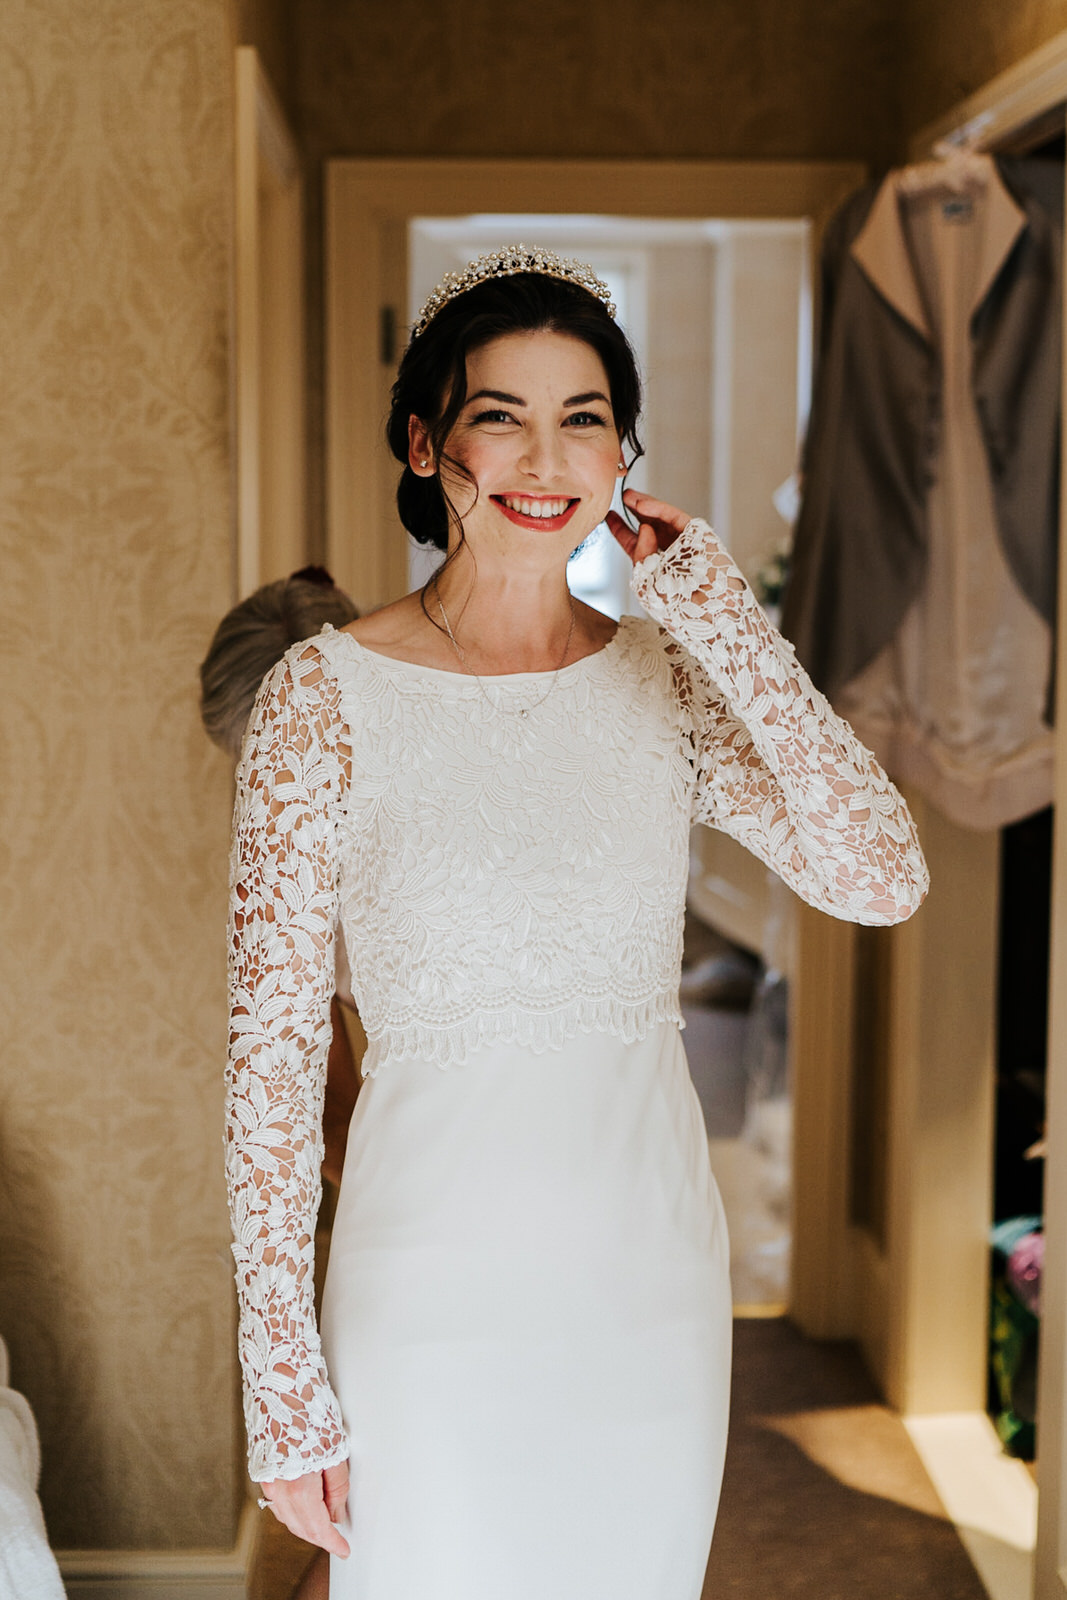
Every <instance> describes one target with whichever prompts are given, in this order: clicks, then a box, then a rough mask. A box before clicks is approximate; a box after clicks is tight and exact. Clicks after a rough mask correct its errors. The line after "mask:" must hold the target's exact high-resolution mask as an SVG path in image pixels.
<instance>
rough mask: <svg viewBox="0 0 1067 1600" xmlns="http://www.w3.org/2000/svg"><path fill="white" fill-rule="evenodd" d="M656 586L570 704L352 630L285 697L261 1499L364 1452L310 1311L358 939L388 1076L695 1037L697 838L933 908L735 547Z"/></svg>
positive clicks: (262, 1219) (270, 757)
mask: <svg viewBox="0 0 1067 1600" xmlns="http://www.w3.org/2000/svg"><path fill="white" fill-rule="evenodd" d="M635 589H636V590H637V593H638V594H639V596H640V597H641V599H642V601H643V602H644V604H645V606H646V607H647V609H648V610H649V612H650V613H651V614H652V616H653V617H654V618H655V619H656V621H648V620H644V619H642V620H638V619H636V618H632V617H630V618H624V619H623V620H622V622H621V623H620V626H619V631H618V632H617V634H616V636H615V638H614V640H613V641H612V642H611V644H609V645H608V646H607V648H606V649H604V650H602V651H601V652H599V654H597V655H593V656H589V657H586V658H585V659H583V660H582V661H579V662H575V663H573V664H572V665H571V666H569V667H565V668H563V669H562V671H561V672H560V674H559V676H558V679H557V681H556V684H555V687H554V688H553V690H552V692H551V694H550V695H549V696H547V697H545V699H544V703H543V705H541V704H539V703H538V702H539V701H540V699H541V697H542V696H543V681H542V679H541V678H540V676H538V677H537V678H536V679H534V680H531V678H530V677H529V676H528V675H523V674H520V675H517V676H515V677H512V678H508V677H504V678H490V679H483V680H482V684H481V685H479V684H478V683H476V682H474V681H472V680H471V679H470V678H468V677H466V676H464V675H461V674H456V673H449V672H440V671H434V670H431V669H428V668H422V667H418V666H415V665H413V664H411V663H407V662H402V661H394V660H391V659H389V658H385V657H382V656H380V655H376V654H375V653H374V652H372V651H369V650H367V649H365V648H364V647H363V646H361V645H360V644H359V643H358V642H357V641H356V640H355V639H354V638H353V637H352V636H351V635H350V634H347V633H345V632H335V631H334V630H333V629H330V628H327V629H326V630H324V632H323V633H322V634H320V635H319V636H318V637H317V639H315V640H312V641H308V642H306V643H304V644H302V645H298V646H295V647H294V648H293V649H292V650H291V651H289V653H288V655H287V656H286V657H285V658H284V659H283V661H281V662H280V663H279V665H278V667H277V668H276V669H275V671H274V672H273V673H272V674H271V675H270V676H269V677H268V679H267V680H266V682H265V683H264V685H263V688H262V689H261V691H260V694H259V697H258V700H257V704H256V709H255V711H254V713H253V717H252V720H251V723H250V727H249V733H248V736H247V739H246V744H245V750H244V754H243V758H242V763H241V769H240V773H239V779H238V797H237V806H236V817H235V829H234V847H233V859H232V872H231V880H232V935H231V960H230V969H231V996H232V1026H231V1038H230V1070H229V1076H228V1146H227V1173H228V1180H229V1189H230V1200H231V1210H232V1215H233V1225H234V1235H235V1239H236V1243H235V1246H234V1254H235V1258H236V1261H237V1283H238V1292H239V1298H240V1306H241V1334H240V1349H241V1362H242V1368H243V1372H244V1380H245V1414H246V1422H247V1427H248V1436H249V1445H250V1471H251V1475H252V1477H253V1478H255V1479H258V1480H264V1479H270V1478H275V1477H286V1478H291V1477H296V1476H299V1475H300V1474H301V1473H304V1472H307V1471H311V1470H314V1469H319V1468H322V1467H325V1466H328V1465H331V1464H332V1463H334V1462H336V1461H340V1460H343V1459H344V1457H345V1455H346V1453H347V1446H346V1441H345V1435H344V1428H343V1424H342V1421H341V1417H340V1412H339V1408H338V1406H337V1402H336V1400H335V1398H334V1396H333V1394H332V1392H331V1390H330V1388H329V1384H328V1380H327V1377H326V1373H325V1370H324V1367H323V1361H322V1355H321V1351H320V1347H319V1340H318V1334H317V1331H316V1326H315V1317H314V1306H313V1291H312V1264H313V1233H314V1218H315V1213H316V1210H317V1206H318V1199H319V1193H320V1187H319V1166H320V1162H321V1132H320V1128H321V1109H322V1093H323V1084H324V1080H325V1062H326V1055H327V1051H328V1048H329V1038H330V1020H329V1006H330V995H331V992H332V984H333V973H334V959H333V944H334V929H335V926H336V923H337V920H338V918H340V922H341V926H342V927H343V930H344V942H345V946H346V948H347V951H348V955H349V959H350V962H351V967H352V975H353V985H352V986H353V992H354V994H355V998H356V1000H357V1003H358V1005H359V1008H360V1012H361V1015H362V1020H363V1024H364V1027H365V1029H366V1032H367V1036H368V1039H369V1040H370V1050H369V1052H368V1063H367V1065H366V1067H365V1070H367V1071H370V1072H374V1071H377V1070H379V1069H381V1068H382V1067H383V1065H384V1064H385V1063H387V1062H390V1061H392V1062H396V1061H400V1060H403V1059H404V1058H411V1057H416V1058H418V1059H420V1060H424V1061H429V1062H436V1063H437V1064H438V1065H439V1066H441V1067H447V1066H452V1065H460V1064H461V1063H462V1061H463V1060H464V1058H465V1057H466V1056H467V1055H469V1054H470V1052H471V1051H472V1050H474V1049H477V1048H479V1047H480V1046H482V1045H484V1044H491V1043H494V1042H501V1041H509V1042H515V1043H520V1044H525V1045H530V1046H532V1047H534V1048H535V1049H541V1050H545V1049H550V1048H554V1047H557V1046H559V1045H562V1044H563V1043H564V1042H565V1041H566V1040H567V1039H569V1038H573V1037H574V1036H575V1035H576V1034H577V1033H579V1032H581V1031H583V1030H587V1031H588V1030H603V1031H608V1032H612V1033H615V1034H617V1035H619V1036H620V1037H622V1038H624V1039H628V1040H630V1039H636V1038H639V1037H642V1036H643V1035H644V1034H645V1033H646V1032H647V1031H648V1030H649V1029H650V1028H651V1027H653V1026H654V1025H655V1024H656V1023H658V1022H660V1021H663V1020H680V1015H679V1011H678V976H679V969H680V963H681V939H682V921H683V914H684V904H685V889H686V877H687V871H688V856H689V826H690V821H691V819H694V818H695V819H696V820H699V821H704V822H709V823H711V824H713V825H714V826H717V827H720V828H723V829H725V830H726V831H727V832H730V833H732V834H733V835H734V836H735V837H736V838H738V839H740V840H741V842H742V843H744V844H745V845H747V846H748V848H749V849H751V850H753V851H754V852H755V853H756V854H757V855H758V856H760V857H761V859H763V860H764V861H766V862H767V863H768V864H769V865H771V866H773V867H774V868H775V869H776V870H777V871H778V872H780V873H781V875H782V876H783V877H784V878H785V879H786V881H787V882H788V883H789V884H790V885H791V886H792V887H793V888H794V889H796V891H797V892H798V893H799V894H801V895H802V896H803V897H804V898H805V899H807V900H809V901H810V902H811V903H812V904H814V905H817V906H819V907H821V908H822V909H823V910H826V911H828V912H830V913H831V914H832V915H835V916H841V917H848V918H852V919H854V920H857V921H863V922H872V923H889V922H894V921H897V920H900V919H901V918H903V917H905V916H907V915H909V914H910V912H911V911H912V910H914V908H915V907H916V906H917V905H918V903H919V901H920V900H921V898H922V895H923V893H924V892H925V887H926V877H925V866H924V864H923V860H922V855H921V852H920V851H919V848H918V844H917V842H916V839H915V834H914V830H913V828H912V824H911V819H910V817H909V816H908V813H907V810H906V808H905V807H904V805H903V802H902V801H901V800H900V797H899V796H898V795H897V793H896V791H895V789H893V787H892V785H891V784H890V783H889V781H888V779H887V778H886V777H885V775H884V773H883V772H882V771H881V769H880V768H879V767H878V765H877V763H876V762H875V761H874V760H873V758H872V757H870V756H869V754H868V753H867V752H866V751H865V750H864V749H863V747H862V746H860V745H859V744H858V743H857V741H856V740H855V738H854V736H853V735H852V733H851V731H850V730H849V728H848V727H847V725H846V724H845V723H843V722H842V721H841V719H840V718H838V717H836V716H835V715H834V713H833V712H832V711H831V710H830V708H829V706H828V705H827V703H826V701H825V700H824V699H823V698H822V696H821V695H819V694H817V692H816V691H815V690H814V689H813V688H812V686H811V684H810V682H809V681H808V679H807V677H806V676H805V674H804V673H803V671H802V670H801V668H800V667H799V666H798V665H797V663H796V661H795V658H794V657H793V654H792V651H791V649H790V647H789V646H788V645H787V644H786V643H785V642H784V641H783V640H782V639H780V638H779V636H778V635H777V634H776V633H774V631H773V630H772V629H771V628H770V626H769V624H768V623H767V621H766V619H765V617H764V616H763V613H762V611H761V610H760V609H759V607H758V605H757V604H756V602H755V600H754V598H753V597H752V595H751V593H750V592H749V590H748V589H747V586H746V585H745V583H744V580H743V578H742V577H741V576H740V574H739V573H738V572H737V569H736V568H735V567H734V566H733V563H732V562H731V561H730V559H729V557H728V556H727V555H726V554H725V552H724V551H722V549H721V548H720V547H719V546H718V544H717V543H716V541H715V539H714V535H713V534H712V533H711V530H710V529H709V528H708V527H707V525H706V524H704V523H701V522H693V523H691V524H690V525H689V527H688V528H687V529H686V532H685V533H684V534H683V535H682V537H681V538H680V539H678V540H677V541H676V543H675V544H674V545H672V546H671V548H670V550H669V551H667V552H665V553H663V554H660V555H658V556H653V557H650V558H649V559H648V560H647V561H645V562H643V563H642V564H641V567H640V568H639V569H638V570H637V572H636V573H635ZM657 621H658V622H662V623H663V625H664V628H665V629H666V630H667V631H666V632H664V631H663V630H662V629H661V628H660V627H659V626H657ZM523 709H526V710H527V711H528V715H526V716H521V715H519V714H518V713H519V712H520V711H521V710H523Z"/></svg>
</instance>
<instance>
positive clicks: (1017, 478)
mask: <svg viewBox="0 0 1067 1600" xmlns="http://www.w3.org/2000/svg"><path fill="white" fill-rule="evenodd" d="M1062 192H1063V168H1062V166H1061V165H1060V164H1059V163H1055V162H1039V161H1025V162H1021V161H1000V162H994V161H993V159H992V158H991V157H988V156H969V157H966V158H963V159H960V160H954V161H952V162H948V163H929V164H927V165H925V166H922V167H917V168H916V167H913V168H905V169H902V170H901V171H897V172H893V173H891V174H890V175H889V176H888V177H887V178H886V179H885V181H884V182H883V183H882V184H881V185H879V186H876V187H871V188H868V189H865V190H862V191H860V192H859V193H858V194H856V195H854V196H852V197H851V199H849V200H848V201H846V203H845V205H844V206H843V207H842V208H841V210H840V211H839V212H838V213H837V215H836V216H835V217H834V219H833V220H832V222H831V224H830V226H829V228H828V230H827V236H826V240H825V245H824V251H823V263H822V270H823V281H822V324H821V333H820V349H819V361H818V371H817V374H816V389H815V400H814V405H813V410H812V418H811V424H810V428H809V435H808V443H807V447H806V459H805V483H804V497H803V503H802V506H801V512H800V517H799V519H798V523H797V531H796V545H795V551H794V569H793V576H792V579H791V582H790V586H789V591H788V593H787V596H786V604H785V613H784V617H783V631H784V632H785V633H786V634H787V635H788V636H789V637H791V638H792V639H793V640H794V641H795V643H796V646H797V651H798V655H799V656H800V659H801V660H802V661H803V662H804V664H805V665H806V666H807V667H808V669H809V670H810V672H811V674H812V676H813V678H814V679H815V681H816V682H817V683H819V685H820V687H822V688H823V689H824V690H825V691H826V692H827V693H828V694H829V695H830V696H831V697H832V698H833V700H834V702H835V704H836V705H837V706H838V707H839V709H840V710H841V711H842V712H843V713H844V715H846V716H847V717H848V718H849V720H850V721H851V722H853V724H854V725H855V727H856V729H857V732H858V733H859V734H860V736H861V737H862V738H863V739H864V740H865V741H866V742H867V743H868V744H870V745H871V746H872V748H873V749H874V750H875V751H876V752H877V753H878V755H879V757H880V758H881V759H882V761H883V762H884V763H885V764H886V765H887V767H888V768H889V769H890V770H891V771H892V772H893V773H894V775H895V776H896V777H897V778H899V779H904V780H906V781H909V782H911V783H914V784H915V786H916V787H917V788H918V789H919V790H920V791H921V792H923V793H924V794H926V795H927V796H928V797H929V798H930V799H931V800H932V801H933V802H934V803H935V804H936V805H937V806H938V808H939V809H940V810H942V811H943V812H944V813H945V814H946V815H947V816H949V817H950V818H952V820H954V821H956V822H958V823H960V824H962V825H964V826H969V827H976V828H994V827H999V826H1002V825H1004V824H1006V823H1008V822H1011V821H1014V820H1016V819H1018V818H1019V817H1022V816H1026V815H1028V814H1029V813H1030V812H1033V811H1035V810H1037V809H1039V808H1040V807H1042V806H1044V805H1046V804H1047V803H1048V802H1049V800H1050V799H1051V795H1052V734H1051V730H1050V728H1049V726H1048V721H1047V709H1048V695H1049V687H1050V682H1051V667H1052V631H1051V630H1052V624H1053V620H1054V607H1055V587H1056V545H1057V531H1058V476H1059V454H1058V445H1059V388H1060V339H1061V335H1060V295H1061V288H1060V283H1061V261H1062V227H1063V222H1062V219H1063V201H1062Z"/></svg>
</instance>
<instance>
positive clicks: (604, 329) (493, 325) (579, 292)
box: [386, 272, 644, 550]
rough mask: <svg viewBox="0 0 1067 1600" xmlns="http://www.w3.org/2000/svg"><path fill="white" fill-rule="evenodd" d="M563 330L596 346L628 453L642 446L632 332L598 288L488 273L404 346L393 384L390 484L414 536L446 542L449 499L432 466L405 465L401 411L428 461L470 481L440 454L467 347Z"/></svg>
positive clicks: (456, 407) (454, 412) (458, 402)
mask: <svg viewBox="0 0 1067 1600" xmlns="http://www.w3.org/2000/svg"><path fill="white" fill-rule="evenodd" d="M541 332H547V333H563V334H567V335H569V336H570V337H571V338H574V339H581V340H582V341H583V342H584V343H585V344H587V345H589V346H590V347H591V348H592V349H593V350H595V351H596V353H597V355H598V356H599V357H600V359H601V361H602V362H603V364H604V370H605V372H606V373H607V375H608V389H609V393H610V398H611V409H612V411H613V412H614V416H615V426H616V427H617V429H618V431H619V438H620V440H621V441H622V442H623V443H624V444H626V445H629V447H630V449H631V450H632V452H633V455H634V458H635V459H636V457H637V456H640V455H643V454H644V451H643V449H642V446H641V441H640V440H639V438H638V436H637V421H638V418H639V416H640V414H641V379H640V376H639V375H638V371H637V361H636V358H635V356H634V353H633V350H632V349H631V348H630V342H629V340H628V339H627V337H626V335H625V333H623V331H622V329H621V328H620V327H619V325H618V323H617V322H616V321H615V319H614V318H613V317H612V316H611V315H610V313H609V312H608V311H607V309H606V307H605V306H604V305H603V304H602V302H601V301H600V300H598V299H597V297H596V295H593V294H590V293H589V291H588V289H583V288H581V287H580V285H578V284H576V283H570V282H568V281H567V280H565V279H561V278H552V277H549V276H547V275H546V274H545V273H540V272H516V273H514V274H513V275H511V276H502V277H499V278H490V279H488V280H487V281H486V282H484V283H479V284H476V285H475V287H474V288H473V289H468V290H466V292H465V293H463V294H460V295H457V296H456V298H455V299H454V300H449V301H448V302H447V304H445V305H444V306H442V307H441V309H440V311H438V312H437V314H436V316H434V317H433V318H431V320H430V322H429V323H427V325H426V327H425V328H424V329H423V331H422V332H421V333H420V334H417V335H416V336H415V338H414V339H412V341H411V343H410V344H409V345H408V347H407V350H406V351H405V352H404V356H403V359H402V360H401V363H400V370H399V372H398V373H397V379H396V382H395V383H394V385H393V399H392V406H391V409H390V412H389V421H388V424H387V428H386V436H387V438H388V440H389V448H390V449H391V450H392V452H393V454H394V456H395V457H396V459H397V460H398V461H399V462H402V463H403V467H404V471H403V472H402V474H401V477H400V482H399V484H398V485H397V491H396V503H397V509H398V511H399V512H400V520H401V522H402V523H403V524H404V527H405V528H406V529H407V530H408V532H409V533H410V534H411V536H412V538H413V539H415V540H417V542H418V543H419V544H427V545H435V546H436V548H437V549H438V550H447V549H448V529H449V513H450V512H451V515H452V517H453V518H455V519H456V520H457V521H458V517H457V514H456V511H455V508H454V507H453V506H452V504H451V502H450V501H449V499H448V497H447V495H446V494H445V491H444V489H443V487H442V485H441V479H440V475H439V472H436V473H435V474H434V475H433V477H431V478H420V477H419V476H418V475H417V474H416V473H414V472H412V470H411V468H410V466H409V465H408V448H409V446H408V418H409V417H413V416H414V417H418V418H420V419H421V420H422V421H423V422H425V423H427V424H428V426H429V435H430V442H431V447H432V449H433V455H434V459H435V461H437V462H438V463H440V462H442V461H447V462H448V464H449V465H450V466H451V467H452V469H453V471H454V472H456V473H457V474H458V475H459V476H461V477H465V478H467V479H468V480H469V481H470V482H473V479H472V478H471V476H470V474H469V473H468V472H467V471H466V470H465V468H464V467H463V466H462V465H461V464H460V463H459V462H458V461H455V460H454V459H453V458H452V457H450V456H446V454H445V448H444V447H445V443H446V441H447V439H448V436H449V434H450V433H451V432H452V429H453V428H454V427H455V424H456V420H457V418H458V417H459V414H460V412H461V411H462V409H463V406H464V404H465V402H466V399H467V357H468V355H470V354H471V353H472V352H473V351H475V350H479V349H481V348H482V347H483V346H484V345H487V344H489V343H490V342H491V341H492V340H493V339H499V338H501V337H503V336H504V335H506V334H511V333H541Z"/></svg>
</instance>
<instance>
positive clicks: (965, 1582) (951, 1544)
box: [249, 1318, 985, 1600]
mask: <svg viewBox="0 0 1067 1600" xmlns="http://www.w3.org/2000/svg"><path fill="white" fill-rule="evenodd" d="M734 1337H735V1349H734V1400H733V1413H732V1420H731V1431H730V1445H729V1450H728V1452H727V1458H726V1478H725V1482H724V1484H723V1495H722V1503H721V1507H720V1511H719V1522H718V1527H717V1529H716V1533H715V1543H714V1545H713V1547H712V1552H711V1560H710V1562H709V1565H708V1575H707V1579H706V1581H705V1585H704V1595H703V1600H769V1597H771V1596H773V1597H774V1600H794V1597H796V1600H799V1597H801V1596H803V1597H805V1600H932V1597H936V1600H985V1590H984V1588H983V1587H982V1584H981V1583H980V1582H979V1579H978V1577H977V1575H976V1573H975V1571H974V1568H973V1567H972V1566H971V1563H970V1560H969V1559H968V1557H967V1554H966V1552H965V1551H964V1548H963V1546H962V1544H961V1543H960V1541H959V1538H958V1537H957V1535H956V1531H955V1529H954V1528H953V1526H952V1524H951V1523H950V1522H949V1521H948V1520H947V1518H946V1515H945V1512H944V1508H943V1507H942V1505H941V1502H940V1500H939V1499H938V1497H937V1495H936V1493H935V1491H934V1488H933V1485H932V1484H931V1482H930V1480H929V1478H928V1477H927V1475H926V1472H925V1470H924V1468H923V1466H922V1463H921V1462H920V1460H919V1457H918V1455H917V1454H916V1452H915V1448H914V1446H913V1445H912V1443H911V1440H910V1439H909V1437H908V1434H907V1432H906V1430H905V1428H904V1425H903V1424H902V1423H901V1421H900V1420H899V1418H897V1417H896V1416H894V1415H893V1414H892V1412H890V1411H888V1410H887V1409H886V1407H885V1406H883V1405H881V1404H880V1403H879V1401H878V1399H877V1397H876V1395H875V1393H874V1390H873V1388H872V1386H871V1383H870V1381H869V1379H868V1378H867V1376H866V1374H865V1373H864V1371H863V1368H862V1366H861V1364H860V1360H859V1357H858V1356H857V1354H856V1352H855V1350H854V1348H853V1347H852V1346H851V1345H847V1344H816V1343H812V1342H811V1341H810V1340H807V1339H804V1338H803V1337H802V1336H801V1335H800V1334H799V1333H797V1332H796V1330H795V1329H794V1328H793V1327H791V1325H790V1324H789V1323H788V1322H786V1321H784V1320H783V1319H781V1318H770V1319H766V1320H764V1319H755V1320H748V1319H742V1320H739V1321H737V1322H736V1323H735V1324H734ZM310 1555H311V1552H310V1551H309V1549H308V1547H307V1546H302V1545H299V1544H298V1543H297V1541H296V1540H294V1539H292V1538H291V1537H290V1536H289V1534H287V1533H286V1532H285V1530H284V1529H283V1528H281V1527H280V1526H279V1524H278V1523H277V1522H275V1520H274V1518H273V1517H272V1516H271V1515H270V1514H269V1513H264V1514H263V1530H262V1540H261V1545H260V1551H259V1557H258V1560H257V1563H256V1567H255V1570H254V1573H253V1577H252V1582H251V1584H250V1586H249V1600H292V1596H293V1593H294V1591H295V1589H296V1586H297V1584H298V1582H299V1578H300V1574H301V1573H302V1571H303V1570H304V1567H305V1566H306V1564H307V1561H308V1559H309V1558H310ZM502 1600H504V1597H502Z"/></svg>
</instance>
